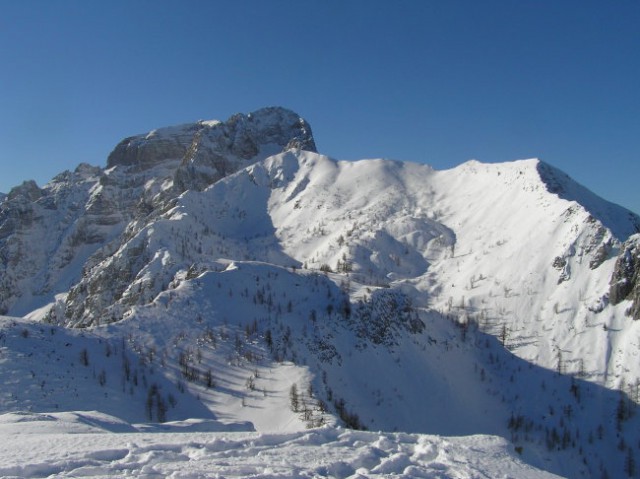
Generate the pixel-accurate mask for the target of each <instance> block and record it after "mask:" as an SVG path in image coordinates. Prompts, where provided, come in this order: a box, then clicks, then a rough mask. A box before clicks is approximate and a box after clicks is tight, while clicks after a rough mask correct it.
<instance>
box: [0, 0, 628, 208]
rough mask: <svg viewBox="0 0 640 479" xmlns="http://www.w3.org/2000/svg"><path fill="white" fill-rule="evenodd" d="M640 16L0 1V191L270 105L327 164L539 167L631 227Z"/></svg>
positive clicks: (571, 7)
mask: <svg viewBox="0 0 640 479" xmlns="http://www.w3.org/2000/svg"><path fill="white" fill-rule="evenodd" d="M638 25H640V3H639V2H637V1H636V0H620V1H616V2H591V1H588V0H580V1H571V0H563V1H555V0H554V1H544V0H539V1H525V0H523V1H513V0H505V1H491V0H489V1H456V0H447V1H427V0H415V1H408V0H405V1H384V2H383V1H375V0H370V1H360V0H339V1H334V0H322V1H320V0H318V1H312V0H297V1H288V0H260V1H258V0H255V1H252V0H246V1H238V0H234V1H204V0H203V1H189V0H186V1H178V0H176V1H167V0H159V1H143V0H134V1H109V2H92V1H89V2H88V1H84V0H82V1H80V0H78V1H68V0H58V1H55V2H54V1H47V0H42V1H33V0H21V1H19V2H17V1H9V0H0V65H2V69H1V72H0V191H4V192H7V191H8V190H9V189H10V187H11V186H14V185H16V184H19V183H21V182H22V181H23V180H25V179H29V178H33V179H35V180H36V181H37V182H38V183H39V184H40V185H42V184H44V183H45V182H46V181H48V180H49V179H51V178H52V177H53V176H54V175H55V174H57V173H59V172H61V171H63V170H65V169H73V168H75V166H76V165H77V164H79V163H80V162H88V163H91V164H95V165H100V166H104V165H105V164H106V158H107V155H108V154H109V152H110V151H111V149H112V148H113V147H114V146H115V144H116V143H117V142H118V141H120V140H121V139H122V138H124V137H126V136H130V135H133V134H137V133H142V132H146V131H149V130H150V129H153V128H156V127H160V126H167V125H172V124H176V123H185V122H189V121H194V120H198V119H226V118H228V117H229V116H230V115H232V114H233V113H236V112H245V113H246V112H250V111H252V110H255V109H257V108H260V107H263V106H270V105H281V106H285V107H288V108H291V109H293V110H295V111H297V112H298V113H299V114H300V115H301V116H303V117H304V118H306V119H307V120H308V121H309V122H310V123H311V126H312V128H313V131H314V135H315V138H316V142H317V145H318V149H319V150H320V151H321V152H322V153H325V154H327V155H329V156H332V157H335V158H338V159H360V158H372V157H376V158H377V157H384V158H393V159H398V160H408V161H416V162H424V163H428V164H431V165H432V166H434V167H435V168H438V169H444V168H450V167H453V166H455V165H457V164H460V163H462V162H464V161H466V160H468V159H471V158H475V159H477V160H480V161H485V162H498V161H508V160H515V159H520V158H531V157H539V158H541V159H543V160H545V161H547V162H549V163H551V164H553V165H554V166H557V167H559V168H560V169H562V170H564V171H565V172H567V173H568V174H569V175H571V176H572V177H573V178H575V179H576V180H578V181H579V182H581V183H582V184H584V185H585V186H587V187H588V188H590V189H591V190H593V191H594V192H596V193H598V194H599V195H601V196H603V197H605V198H607V199H609V200H611V201H613V202H616V203H619V204H621V205H623V206H626V207H627V208H630V209H633V210H634V211H635V212H637V213H640V193H639V192H638V188H637V184H638V182H639V180H640V53H639V52H640V28H639V27H638Z"/></svg>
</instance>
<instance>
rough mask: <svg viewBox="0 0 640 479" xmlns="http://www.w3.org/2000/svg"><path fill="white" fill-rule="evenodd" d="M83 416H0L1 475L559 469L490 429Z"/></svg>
mask: <svg viewBox="0 0 640 479" xmlns="http://www.w3.org/2000/svg"><path fill="white" fill-rule="evenodd" d="M83 418H84V419H85V421H89V422H90V420H91V419H95V424H96V425H95V426H94V427H93V429H89V428H88V427H87V426H86V425H85V423H83V422H82V421H74V420H73V418H69V417H60V416H45V415H22V416H17V415H12V416H10V415H3V416H0V435H2V437H3V438H4V439H5V441H4V442H3V447H2V448H0V476H2V477H23V478H31V477H34V478H35V477H53V476H55V477H95V478H99V477H116V476H118V477H124V476H126V477H170V478H215V477H255V478H264V479H269V478H284V477H300V478H303V477H332V478H358V477H372V478H374V477H406V478H419V477H424V478H442V479H445V478H447V479H449V478H450V479H463V478H464V479H468V478H481V477H491V478H518V479H546V478H552V477H558V476H554V475H552V474H550V473H547V472H544V471H540V470H536V469H534V468H532V467H530V466H528V465H526V464H525V463H523V462H522V461H521V460H519V459H518V458H517V455H516V454H515V453H514V452H513V450H512V447H511V445H510V444H508V443H507V442H506V441H504V440H502V439H499V438H495V437H488V436H470V437H465V438H441V437H436V436H426V435H419V434H406V433H397V434H389V433H373V432H359V431H350V430H344V429H335V428H324V429H316V430H313V431H301V432H295V433H288V434H258V433H195V432H174V433H167V432H157V433H119V434H110V433H104V432H102V431H101V426H102V425H103V424H105V425H106V427H107V428H109V427H112V425H113V424H117V421H112V422H109V421H108V418H105V417H103V416H100V415H96V414H93V415H92V413H85V414H84V416H83ZM175 428H176V430H177V431H179V427H178V426H175ZM166 429H167V430H170V429H171V425H169V426H167V428H166ZM61 432H65V433H67V434H61ZM68 433H73V434H68ZM7 439H8V440H7Z"/></svg>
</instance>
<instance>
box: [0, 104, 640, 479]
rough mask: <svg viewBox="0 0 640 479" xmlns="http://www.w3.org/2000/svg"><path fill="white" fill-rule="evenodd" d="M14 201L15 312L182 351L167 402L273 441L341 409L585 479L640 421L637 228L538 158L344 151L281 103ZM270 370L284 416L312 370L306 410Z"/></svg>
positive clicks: (176, 131)
mask: <svg viewBox="0 0 640 479" xmlns="http://www.w3.org/2000/svg"><path fill="white" fill-rule="evenodd" d="M0 201H1V202H0V313H1V314H5V315H10V316H16V317H18V316H28V317H30V318H32V319H37V320H39V321H42V322H45V323H48V324H49V325H50V327H51V328H63V329H62V330H65V331H66V328H83V330H87V331H88V330H91V331H94V333H95V334H97V335H98V336H100V339H99V340H97V341H99V343H100V344H103V343H102V341H106V342H107V343H109V341H110V340H113V338H128V339H127V341H128V342H127V344H128V345H129V346H128V347H129V348H130V349H131V351H132V354H133V353H135V354H136V355H139V356H140V357H141V358H144V359H143V362H144V363H145V364H149V362H153V358H154V357H159V358H162V359H161V361H162V364H163V367H166V368H168V369H167V372H166V376H167V378H168V379H167V381H168V382H167V385H166V386H164V390H167V391H168V390H172V391H173V389H171V388H175V386H174V385H173V384H174V383H176V382H177V383H178V389H180V390H181V391H183V393H185V392H184V391H186V390H188V391H191V392H193V394H194V397H196V396H197V397H198V398H202V399H201V401H202V402H203V403H204V404H205V406H206V408H209V409H208V410H211V411H215V412H216V413H221V412H223V413H224V415H226V416H227V417H230V418H233V419H234V420H236V421H238V422H241V421H250V422H251V424H253V426H254V427H255V428H257V429H258V430H260V429H269V428H272V427H274V424H276V423H277V424H280V423H283V424H289V425H294V426H295V425H296V424H297V425H298V426H300V425H302V426H303V427H304V424H307V425H309V424H311V425H318V424H321V423H324V422H325V421H329V422H330V420H329V419H328V417H329V416H328V415H331V414H332V415H333V416H332V417H334V418H336V420H337V421H340V422H342V423H343V424H347V425H349V426H353V427H369V428H379V429H388V430H392V429H400V430H405V431H412V432H435V433H440V434H474V433H486V434H498V435H510V437H511V439H512V440H513V441H514V443H516V444H526V445H527V446H526V447H529V448H531V450H532V451H538V452H535V453H534V452H532V453H531V454H532V456H531V458H530V460H532V461H533V460H534V459H533V456H535V455H536V454H538V453H540V450H543V449H544V450H549V451H556V450H558V451H564V452H561V453H560V454H564V453H565V452H566V451H568V450H572V448H573V449H574V452H575V451H577V450H578V448H580V449H581V451H580V454H579V457H581V458H585V459H584V461H585V462H584V464H582V465H580V464H579V463H578V462H576V464H575V465H574V466H572V469H570V471H572V472H571V474H577V473H576V471H583V472H584V471H587V473H588V474H593V475H594V477H596V472H597V471H600V470H602V467H603V466H602V464H600V463H597V461H596V459H592V458H589V460H592V462H589V461H588V460H587V456H589V454H587V453H585V451H586V450H589V451H592V450H596V446H593V445H592V444H594V442H595V441H596V439H594V438H595V437H598V436H600V435H602V436H603V437H604V434H605V433H607V434H608V433H611V434H616V432H615V431H617V434H618V435H620V434H621V433H620V431H621V430H625V428H627V429H630V428H631V426H630V424H632V423H631V422H629V421H632V416H633V415H632V414H631V411H635V409H634V408H635V403H636V402H637V394H638V390H639V388H638V384H640V366H638V365H637V364H636V363H637V361H636V360H635V358H636V354H637V348H638V344H640V327H639V326H638V324H640V323H638V322H637V321H635V320H637V319H639V318H640V312H639V311H640V306H639V305H640V289H639V288H640V287H639V279H638V276H639V275H638V271H639V268H640V260H639V258H640V256H639V251H640V248H639V245H638V235H637V233H638V232H640V218H638V216H636V215H635V214H633V213H631V212H629V211H627V210H625V209H623V208H621V207H619V206H617V205H614V204H611V203H609V202H607V201H605V200H603V199H601V198H599V197H597V196H596V195H594V194H593V193H591V192H590V191H588V190H587V189H586V188H584V187H583V186H581V185H579V184H577V183H576V182H574V181H573V180H572V179H571V178H569V177H568V176H567V175H566V174H564V173H563V172H561V171H559V170H557V169H556V168H554V167H552V166H551V165H548V164H546V163H544V162H542V161H539V160H521V161H514V162H510V163H502V164H482V163H479V162H476V161H469V162H467V163H464V164H462V165H460V166H458V167H456V168H453V169H450V170H444V171H437V170H434V169H432V168H430V167H429V166H426V165H420V164H412V163H402V162H392V161H386V160H363V161H355V162H346V161H337V160H334V159H331V158H328V157H326V156H323V155H321V154H319V153H317V151H316V146H315V142H314V138H313V135H312V133H311V128H310V126H309V125H308V123H307V122H306V121H304V120H303V119H302V118H300V117H299V116H298V115H297V114H295V113H293V112H291V111H288V110H285V109H282V108H266V109H262V110H258V111H256V112H254V113H251V114H247V115H242V114H238V115H234V116H232V117H231V118H230V119H228V120H227V121H224V122H219V121H200V122H196V123H193V124H188V125H181V126H177V127H169V128H160V129H157V130H154V131H151V132H149V133H147V134H142V135H136V136H133V137H130V138H127V139H125V140H123V141H122V142H120V143H119V144H118V145H117V146H116V147H115V149H114V150H113V152H112V153H111V154H110V155H109V158H108V159H107V164H106V167H105V168H100V167H93V166H89V165H84V164H83V165H80V166H78V167H77V168H76V170H75V171H73V172H64V173H62V174H60V175H58V176H57V177H55V178H54V179H53V180H52V181H51V182H49V183H48V184H46V185H44V186H43V187H39V186H38V185H36V184H35V183H34V182H29V181H27V182H25V183H23V184H22V185H20V186H17V187H16V188H14V189H12V190H11V191H10V192H9V194H8V195H7V196H6V198H4V199H2V200H0ZM87 328H90V329H87ZM53 330H54V329H52V331H53ZM30 334H31V336H32V337H33V336H37V335H39V334H41V333H39V332H37V331H34V332H32V333H30ZM52 334H53V333H52ZM65 334H75V333H65ZM45 336H46V335H45ZM16 338H19V336H16ZM109 338H111V339H109ZM44 340H45V337H43V338H42V341H44ZM16 341H18V339H16ZM18 342H19V341H18ZM66 342H68V341H66ZM124 345H125V341H124V339H123V340H122V347H123V348H124ZM102 347H103V346H100V348H102ZM89 349H91V348H89ZM16 354H17V353H16ZM18 356H19V355H18ZM267 357H268V358H271V359H269V360H267V359H266V358H267ZM105 361H107V360H105ZM109 361H112V359H109ZM127 361H128V360H127ZM268 361H273V362H268ZM44 362H45V363H46V362H47V361H46V360H45V361H44ZM289 362H290V363H289ZM105 364H106V363H105ZM283 364H284V365H290V368H289V369H286V368H285V366H283ZM172 365H173V366H172ZM293 365H297V366H295V367H294V366H293ZM123 367H124V366H123ZM141 367H142V366H141ZM286 367H289V366H286ZM105 368H106V366H105ZM216 368H217V369H216ZM283 368H285V369H286V373H285V369H283ZM296 368H297V369H296ZM305 368H306V369H305ZM107 369H108V368H107ZM125 369H126V368H125ZM105 370H106V369H105ZM212 370H214V371H216V370H217V371H219V372H218V373H215V374H218V375H219V377H218V378H217V379H215V380H214V379H213V378H214V376H213V375H212V374H213V373H212V372H211V371H212ZM30 371H32V372H33V374H41V373H40V372H39V370H37V368H36V367H35V366H31V369H30ZM42 374H45V372H42ZM96 374H97V373H96ZM270 374H271V375H273V376H269V375H270ZM136 377H137V376H136ZM238 377H242V378H243V380H242V381H240V382H238V381H237V380H236V379H234V378H238ZM267 377H270V378H271V379H270V381H272V382H271V384H279V385H280V387H281V388H284V393H282V394H283V395H284V397H285V399H284V409H285V410H287V408H288V405H287V399H286V396H287V391H286V389H288V387H289V385H290V383H291V381H298V380H299V381H300V387H301V389H302V390H305V392H304V393H301V394H300V398H297V399H296V404H298V402H300V403H305V401H306V403H305V404H307V406H304V407H303V406H301V405H299V404H298V405H297V406H295V407H294V406H293V405H292V406H291V409H292V411H293V412H294V413H296V417H302V418H303V419H302V420H299V419H295V420H292V419H291V412H288V413H286V414H285V413H284V412H282V408H283V403H282V398H281V399H280V402H277V401H276V400H273V401H274V402H269V401H270V399H269V398H270V397H271V396H270V393H269V391H268V388H267V383H266V382H265V383H264V384H262V382H263V381H267V379H266V378H267ZM416 377H420V378H422V379H423V381H416V380H415V378H416ZM207 378H208V379H207ZM245 378H246V380H245ZM287 378H298V379H295V380H291V379H287ZM122 381H123V384H124V383H125V382H128V381H132V379H131V376H130V375H129V374H127V375H126V377H125V379H123V380H122ZM157 381H159V383H158V384H163V383H162V382H161V381H160V379H158V380H157ZM185 381H186V382H187V383H189V385H188V386H185ZM216 381H222V382H224V381H226V383H225V387H224V388H221V389H220V390H219V391H218V392H216V393H212V394H218V396H215V397H214V396H211V397H209V396H208V394H209V393H207V391H208V390H209V389H211V388H213V390H214V391H215V387H213V385H214V383H216ZM191 383H193V384H196V385H191ZM302 383H305V384H304V385H303V384H302ZM203 384H204V385H205V386H203ZM283 384H286V386H282V385H283ZM103 386H104V385H103ZM136 387H138V382H137V380H136ZM307 387H308V389H306V388H307ZM198 388H200V389H198ZM260 388H263V390H262V393H263V395H261V394H259V393H260ZM533 388H535V391H537V394H540V395H543V396H544V398H545V399H544V400H539V399H536V398H535V395H534V394H532V391H531V389H533ZM125 390H126V388H125V387H124V386H123V388H122V391H125ZM551 390H553V391H555V392H554V393H553V394H551V393H550V392H549V393H547V392H544V391H551ZM155 391H156V392H157V389H156V390H155ZM225 391H226V392H225ZM238 391H242V392H238ZM558 391H564V392H558ZM614 391H621V392H614ZM156 392H154V393H153V394H156ZM281 392H282V391H281ZM289 393H290V392H289ZM16 394H17V393H16ZM111 394H113V395H116V396H117V395H118V394H122V392H121V391H120V390H119V389H118V390H114V391H111ZM136 394H138V393H134V388H133V386H131V395H132V397H138V396H139V400H140V401H142V402H144V400H145V399H144V393H139V394H138V396H136ZM149 394H151V393H149ZM185 394H186V393H185ZM278 394H280V393H274V395H273V396H274V397H275V396H278ZM580 394H581V396H580V398H578V396H579V395H580ZM618 394H622V395H625V396H624V397H626V398H627V399H628V400H629V401H630V402H629V404H628V405H627V403H626V402H625V403H624V404H625V406H624V407H625V409H624V411H623V412H622V413H620V414H618V413H619V412H620V411H619V404H618ZM245 395H246V398H245ZM149 397H151V402H152V403H153V400H154V399H153V398H155V396H154V395H152V396H147V401H149V399H148V398H149ZM238 397H243V398H244V399H243V400H242V401H243V402H242V407H237V406H239V405H238V404H236V403H237V401H238V399H237V398H238ZM278 397H280V396H278ZM207 398H208V399H207ZM234 398H235V399H234ZM290 399H291V401H293V399H292V398H290ZM199 400H200V399H199ZM245 400H246V401H245ZM158 401H159V400H158ZM311 401H313V403H314V404H315V406H314V407H313V408H311V407H310V406H309V404H311ZM576 401H577V402H576ZM580 401H582V402H580ZM603 401H604V402H605V403H606V404H607V406H606V407H604V406H602V404H603ZM246 402H251V403H255V404H262V406H260V407H261V408H262V407H266V408H268V409H269V410H270V411H272V412H273V414H276V413H275V411H279V412H278V413H277V414H276V415H275V416H272V418H271V419H273V418H279V419H278V420H276V419H273V420H266V419H265V417H264V416H262V415H259V414H257V412H256V411H257V410H258V409H257V410H252V409H251V408H246V407H245V406H246ZM632 403H633V404H634V405H633V406H632V405H631V404H632ZM158 404H160V403H158ZM105 407H107V406H105ZM158 407H159V406H158ZM206 408H205V409H206ZM297 408H299V410H298V409H297ZM567 408H569V409H567ZM178 409H179V408H178ZM176 411H177V410H176ZM567 411H569V412H567ZM594 411H597V413H594ZM110 413H113V411H110ZM164 413H165V414H166V411H164ZM131 414H133V413H131ZM174 414H176V417H177V416H179V414H178V412H175V413H174ZM287 414H288V415H287ZM454 417H455V418H456V419H451V418H454ZM612 417H618V419H617V420H616V421H611V418H612ZM541 418H544V420H542V419H541ZM607 418H608V419H607ZM129 419H130V418H129V417H127V420H129ZM569 420H575V421H582V422H581V424H582V425H583V429H582V430H581V431H576V430H574V429H571V428H567V426H566V423H567V422H569ZM292 421H293V422H292ZM603 421H604V422H603ZM606 421H609V422H608V423H607V422H606ZM294 426H291V427H294ZM298 426H296V427H298ZM603 431H604V432H603ZM629 434H630V435H629V436H628V437H627V436H624V435H623V437H627V441H626V442H627V443H628V444H631V443H632V442H631V441H635V442H633V444H636V443H637V439H640V438H635V436H634V434H635V432H634V433H629ZM556 435H558V437H557V438H556ZM581 435H582V437H583V438H584V437H588V436H589V435H591V436H592V440H590V442H588V444H589V446H587V445H586V444H587V442H584V441H582V442H581V440H580V439H579V437H580V436H581ZM601 440H602V439H601ZM572 444H573V445H572ZM609 445H611V444H609ZM613 446H614V447H609V446H607V447H604V446H602V445H600V448H601V450H602V451H607V453H609V452H611V451H613V452H611V454H614V455H615V454H618V455H621V457H622V459H621V460H620V461H623V460H624V455H625V454H626V453H627V452H626V451H627V449H626V447H623V448H618V452H615V446H616V445H615V444H613ZM518 447H523V446H518ZM610 449H611V451H610ZM540 454H541V453H540ZM567 454H568V453H567ZM598 454H600V453H598ZM560 457H564V456H560ZM594 457H595V456H594ZM602 457H604V456H602V455H598V456H597V458H602ZM597 460H598V461H600V460H601V459H597ZM561 462H562V461H559V462H558V464H560V463H561ZM558 464H556V465H554V466H549V467H550V468H551V470H554V471H556V472H558V471H560V472H562V466H560V465H558ZM620 464H622V462H620ZM620 464H618V465H616V466H615V467H614V466H612V467H611V468H610V469H611V470H612V471H614V470H615V471H618V470H620V471H621V470H622V466H621V465H620ZM616 468H617V469H616ZM605 469H606V468H605Z"/></svg>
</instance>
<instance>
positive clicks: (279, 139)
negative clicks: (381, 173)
mask: <svg viewBox="0 0 640 479" xmlns="http://www.w3.org/2000/svg"><path fill="white" fill-rule="evenodd" d="M289 148H298V149H304V150H309V151H314V152H315V151H316V145H315V142H314V139H313V135H312V133H311V127H310V126H309V124H308V123H307V122H306V121H305V120H303V119H302V118H300V117H299V116H298V115H297V114H296V113H294V112H292V111H290V110H286V109H284V108H278V107H270V108H263V109H261V110H258V111H255V112H253V113H249V114H247V115H244V114H240V113H239V114H236V115H233V116H232V117H231V118H229V119H228V120H227V121H225V122H218V121H200V122H197V123H191V124H187V125H181V126H177V127H169V128H161V129H158V130H154V131H151V132H150V133H148V134H146V135H137V136H133V137H130V138H126V139H124V140H122V141H121V142H120V143H119V144H118V145H117V146H116V147H115V149H114V150H113V151H112V152H111V154H110V155H109V158H108V160H107V167H108V168H112V167H115V166H121V167H128V168H130V169H131V171H133V172H136V171H138V172H139V171H144V170H147V169H149V168H151V167H154V166H157V165H159V164H161V163H163V162H169V161H177V162H179V163H180V167H179V168H178V169H177V170H176V173H175V178H174V183H175V187H176V189H178V190H179V191H185V190H187V189H197V190H201V189H203V188H205V187H206V186H208V185H210V184H211V183H213V182H215V181H217V180H219V179H220V178H223V177H225V176H227V175H228V174H230V173H233V172H235V171H237V170H239V169H240V168H243V167H245V166H247V165H249V164H251V163H255V162H256V161H259V160H261V159H264V158H265V157H267V156H269V155H271V154H274V153H279V152H280V151H282V150H285V149H289Z"/></svg>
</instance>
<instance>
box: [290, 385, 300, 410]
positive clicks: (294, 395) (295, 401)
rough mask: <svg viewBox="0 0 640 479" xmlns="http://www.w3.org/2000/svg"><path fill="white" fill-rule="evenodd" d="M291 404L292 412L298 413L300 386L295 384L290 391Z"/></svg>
mask: <svg viewBox="0 0 640 479" xmlns="http://www.w3.org/2000/svg"><path fill="white" fill-rule="evenodd" d="M289 402H290V403H291V410H292V411H293V412H298V411H299V409H300V396H299V395H298V386H296V385H295V384H292V385H291V388H290V389H289Z"/></svg>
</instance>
